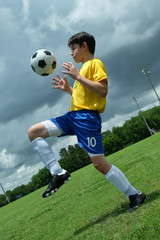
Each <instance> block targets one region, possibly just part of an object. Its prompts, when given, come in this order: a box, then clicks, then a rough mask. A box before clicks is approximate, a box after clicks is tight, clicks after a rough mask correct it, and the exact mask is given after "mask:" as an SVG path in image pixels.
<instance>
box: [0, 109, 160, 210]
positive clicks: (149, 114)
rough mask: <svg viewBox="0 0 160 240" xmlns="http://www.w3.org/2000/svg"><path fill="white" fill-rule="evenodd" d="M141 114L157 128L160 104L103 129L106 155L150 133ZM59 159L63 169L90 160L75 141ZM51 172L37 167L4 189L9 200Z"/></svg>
mask: <svg viewBox="0 0 160 240" xmlns="http://www.w3.org/2000/svg"><path fill="white" fill-rule="evenodd" d="M142 114H143V116H144V118H145V120H146V122H147V124H148V126H149V128H150V129H152V130H153V132H156V131H160V107H159V106H156V107H154V108H152V109H149V110H147V111H144V112H143V113H142V112H139V114H138V116H136V117H132V118H131V119H130V120H127V121H125V123H124V124H123V126H121V127H119V126H117V127H113V128H112V131H110V130H107V131H105V132H103V133H102V139H103V147H104V153H105V156H108V155H110V154H112V153H114V152H117V151H119V150H121V149H123V148H125V147H127V146H129V145H132V144H134V143H136V142H138V141H141V140H143V139H145V138H147V137H149V136H151V133H150V131H149V129H148V127H147V126H146V122H145V121H144V119H143V117H142ZM59 155H60V160H59V163H60V165H61V166H62V168H64V169H66V170H67V171H69V172H70V173H72V172H74V171H76V170H78V169H80V168H82V167H84V166H86V165H88V164H90V163H91V160H90V158H89V156H88V154H87V153H86V152H85V151H84V149H83V148H80V147H79V145H78V144H75V145H74V146H72V145H69V146H68V147H67V148H62V149H61V150H60V152H59ZM50 177H51V175H50V172H49V170H48V169H47V168H45V167H44V168H43V169H40V170H39V172H38V173H37V174H36V175H34V176H33V177H32V179H31V182H29V183H28V184H26V185H21V186H18V187H16V188H15V189H13V190H12V191H10V190H8V191H7V192H6V194H7V196H8V198H9V200H10V202H13V201H15V200H16V199H18V198H20V197H22V196H25V195H27V194H29V193H31V192H33V191H35V190H37V189H39V188H41V187H43V186H45V185H47V184H48V182H49V180H50ZM6 204H8V201H7V199H6V196H5V195H4V194H1V195H0V207H2V206H4V205H6Z"/></svg>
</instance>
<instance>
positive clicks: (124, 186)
mask: <svg viewBox="0 0 160 240" xmlns="http://www.w3.org/2000/svg"><path fill="white" fill-rule="evenodd" d="M91 161H92V162H93V165H94V166H95V168H96V169H97V170H98V171H100V172H101V173H102V174H104V175H105V176H106V178H107V180H108V181H109V182H111V183H112V184H113V185H114V186H115V187H116V188H118V189H119V190H120V191H121V192H122V193H124V194H125V195H126V196H127V197H128V198H129V199H130V211H131V212H132V211H134V210H136V209H137V208H138V207H139V206H140V205H141V204H143V203H144V201H145V199H146V196H145V194H143V193H140V192H139V191H138V190H136V189H135V188H134V187H133V186H132V185H131V184H130V182H129V181H128V179H127V178H126V177H125V175H124V174H123V173H122V172H121V170H120V169H118V168H117V167H115V166H114V165H111V164H110V163H108V162H107V161H106V158H105V156H104V155H99V156H95V157H91Z"/></svg>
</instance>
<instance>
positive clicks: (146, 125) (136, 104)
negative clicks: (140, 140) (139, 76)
mask: <svg viewBox="0 0 160 240" xmlns="http://www.w3.org/2000/svg"><path fill="white" fill-rule="evenodd" d="M133 100H134V101H135V103H136V105H137V108H138V109H139V112H140V114H141V115H142V118H143V120H144V122H145V124H146V126H147V128H148V131H149V132H150V134H151V136H152V135H153V132H152V130H151V129H150V127H149V125H148V123H147V121H146V119H145V117H144V115H143V113H142V111H141V109H140V107H139V105H138V103H137V99H136V98H135V97H133Z"/></svg>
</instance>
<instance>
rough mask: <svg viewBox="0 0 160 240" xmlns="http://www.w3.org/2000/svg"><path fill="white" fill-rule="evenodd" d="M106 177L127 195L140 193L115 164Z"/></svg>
mask: <svg viewBox="0 0 160 240" xmlns="http://www.w3.org/2000/svg"><path fill="white" fill-rule="evenodd" d="M106 178H107V179H108V181H109V182H111V183H112V184H113V185H114V186H115V187H116V188H118V189H119V190H120V191H121V192H123V193H124V194H125V195H126V196H127V197H129V196H130V195H135V194H137V193H138V191H137V190H136V189H135V188H134V187H133V186H132V185H131V184H130V182H129V181H128V180H127V178H126V177H125V175H124V174H123V173H122V172H121V170H120V169H118V168H117V167H115V166H114V165H112V167H111V169H110V170H109V172H108V173H107V174H106Z"/></svg>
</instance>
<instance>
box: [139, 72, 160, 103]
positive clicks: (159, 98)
mask: <svg viewBox="0 0 160 240" xmlns="http://www.w3.org/2000/svg"><path fill="white" fill-rule="evenodd" d="M142 73H144V74H145V75H146V76H147V78H148V81H149V82H150V84H151V86H152V88H153V90H154V92H155V94H156V96H157V98H158V101H159V103H160V97H159V96H158V93H157V92H156V89H155V87H154V85H153V83H152V81H151V79H150V76H149V75H150V71H147V70H146V69H145V68H143V69H142Z"/></svg>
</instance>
